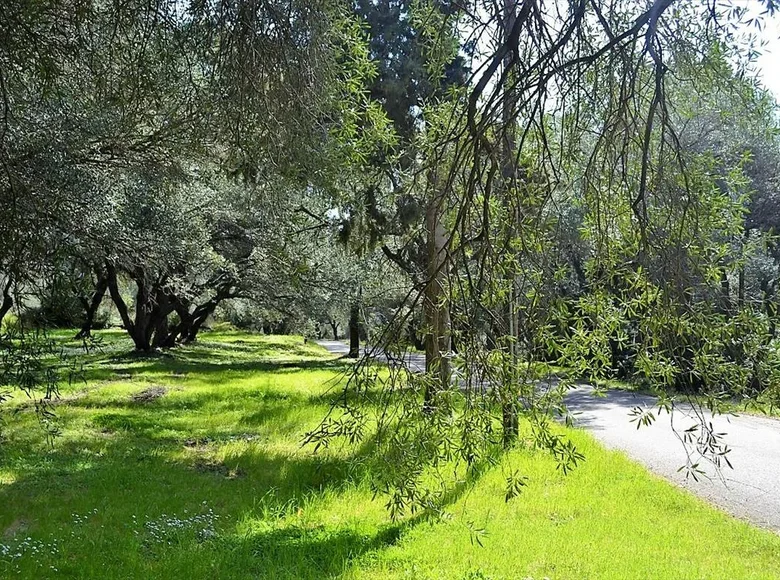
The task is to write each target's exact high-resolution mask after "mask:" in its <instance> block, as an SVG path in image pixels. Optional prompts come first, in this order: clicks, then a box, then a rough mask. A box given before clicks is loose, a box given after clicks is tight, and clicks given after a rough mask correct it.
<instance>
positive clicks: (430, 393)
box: [423, 169, 451, 410]
mask: <svg viewBox="0 0 780 580" xmlns="http://www.w3.org/2000/svg"><path fill="white" fill-rule="evenodd" d="M428 186H429V188H430V190H431V197H430V200H429V202H428V204H427V205H426V208H425V229H426V236H427V257H426V258H427V259H426V275H427V285H426V287H425V294H424V296H423V326H424V327H425V330H426V335H425V372H426V373H428V374H430V375H432V376H433V377H434V380H432V381H431V382H430V383H428V385H427V387H426V389H425V394H424V403H423V406H424V408H425V409H427V410H432V409H433V405H434V398H435V395H436V392H438V391H440V390H442V389H446V388H449V385H450V361H449V358H448V353H449V352H450V350H451V343H450V334H451V333H450V312H449V297H448V296H447V290H446V282H447V280H446V276H447V269H446V266H447V259H448V258H447V248H446V243H447V233H446V231H445V228H444V222H443V213H444V212H443V210H444V195H443V193H442V192H440V191H438V187H439V184H438V180H437V179H436V175H435V173H434V170H433V169H431V170H429V174H428Z"/></svg>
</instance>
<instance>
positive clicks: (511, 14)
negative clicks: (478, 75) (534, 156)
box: [501, 0, 520, 447]
mask: <svg viewBox="0 0 780 580" xmlns="http://www.w3.org/2000/svg"><path fill="white" fill-rule="evenodd" d="M517 4H518V3H517V0H504V10H503V13H504V30H503V34H504V38H505V39H508V38H509V37H510V34H511V31H512V29H513V28H514V26H515V20H516V18H517ZM512 58H513V56H512V54H511V53H510V54H507V56H506V57H505V60H504V68H505V69H509V68H510V67H511V66H512ZM506 72H508V73H509V74H510V75H511V74H512V73H511V72H509V71H508V70H507V71H506ZM506 86H507V87H509V88H506V89H505V93H504V95H503V102H502V111H501V117H502V119H501V120H502V124H503V130H504V138H503V141H502V151H501V156H502V168H501V169H502V171H501V173H502V177H503V178H504V189H505V191H506V202H505V208H506V209H507V211H508V213H509V220H510V227H509V231H508V232H507V233H508V235H509V236H511V237H514V236H515V235H516V226H517V224H518V223H519V221H520V219H519V218H520V216H519V205H520V204H519V200H518V201H517V203H512V199H511V194H513V193H514V194H515V195H517V193H516V191H517V186H518V184H517V180H518V174H517V162H516V151H515V149H516V147H517V136H516V132H515V128H514V127H515V123H516V119H515V107H516V102H517V94H516V91H515V90H514V89H513V88H511V86H512V83H508V84H507V85H506ZM510 247H511V245H510ZM507 282H508V283H509V301H508V304H507V312H506V316H507V329H508V335H509V345H508V346H509V357H510V369H509V371H510V376H509V377H508V379H509V382H510V384H509V385H506V387H507V388H506V389H505V392H504V395H503V397H502V398H503V402H502V409H501V414H502V427H503V443H504V446H505V447H509V446H511V445H512V443H513V442H514V441H515V440H516V439H517V436H518V432H519V419H518V414H517V394H516V392H515V389H516V387H517V362H518V356H517V339H518V330H519V329H518V312H517V296H516V273H515V272H514V268H512V269H510V272H509V279H508V280H507Z"/></svg>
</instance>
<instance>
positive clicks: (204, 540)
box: [0, 331, 780, 580]
mask: <svg viewBox="0 0 780 580" xmlns="http://www.w3.org/2000/svg"><path fill="white" fill-rule="evenodd" d="M67 336H68V334H66V333H62V334H61V335H60V338H61V339H62V340H63V341H64V340H65V339H66V338H67ZM102 337H103V349H102V352H95V353H93V354H90V355H87V356H84V357H83V359H84V360H85V361H86V365H85V369H84V375H85V378H86V381H85V382H80V383H74V384H72V385H70V386H67V387H63V390H62V393H61V394H62V400H61V401H60V402H59V403H58V404H57V405H56V413H57V416H58V419H59V421H60V423H61V427H62V435H61V436H60V437H59V438H57V439H56V440H55V442H54V444H53V446H48V445H47V443H46V441H45V439H44V437H43V434H42V431H41V429H40V427H39V426H38V425H37V422H36V418H35V416H34V414H33V412H32V410H31V408H30V405H29V403H26V402H25V401H24V400H22V399H21V398H19V397H15V398H14V399H13V400H12V401H10V402H9V403H6V405H5V406H6V407H7V409H6V410H7V411H11V410H13V409H16V410H17V411H18V412H17V413H6V414H5V416H6V424H5V425H4V428H3V433H4V436H5V439H4V440H3V441H2V443H0V577H2V578H6V577H22V578H36V579H37V578H49V577H52V578H56V577H65V578H68V577H70V578H101V579H103V578H123V579H124V578H144V579H147V578H166V579H167V578H186V579H188V580H194V579H200V578H311V579H323V578H413V579H416V578H442V579H466V578H471V579H476V578H495V579H499V578H505V579H510V578H511V579H514V578H534V579H537V580H540V579H542V578H545V577H548V578H551V579H564V578H571V579H585V578H615V579H621V580H622V579H634V578H670V579H672V578H673V579H694V578H715V579H726V578H735V579H736V578H740V579H741V578H780V536H777V535H775V534H773V533H770V532H767V531H763V530H759V529H756V528H753V527H751V526H749V525H748V524H745V523H743V522H740V521H737V520H735V519H733V518H731V517H729V516H726V515H725V514H723V513H721V512H719V511H718V510H716V509H713V508H711V507H709V506H707V505H706V504H704V503H703V502H701V501H700V500H698V499H696V498H694V497H692V496H691V495H689V494H688V493H686V492H684V491H681V490H678V489H677V488H675V487H674V486H672V485H670V484H668V483H666V482H665V481H662V480H660V479H658V478H656V477H654V476H652V475H649V474H648V473H647V471H646V470H645V469H643V468H642V467H640V466H638V465H636V464H634V463H633V462H631V461H629V460H628V459H626V458H625V457H624V456H622V455H621V454H619V453H615V452H608V451H605V450H604V449H602V448H601V447H600V446H599V445H598V444H597V443H595V441H594V440H593V439H592V438H591V437H590V436H589V435H587V434H586V433H584V432H579V431H572V432H571V436H572V437H573V438H574V440H575V441H576V443H577V444H578V446H579V447H580V448H581V450H582V451H583V452H584V453H585V455H586V457H587V460H586V461H585V462H584V463H583V464H582V466H581V467H579V468H578V469H576V470H575V471H574V472H573V473H571V474H570V475H568V476H564V475H562V474H561V473H560V472H558V471H556V469H555V463H554V462H553V461H552V460H551V459H550V458H548V457H547V456H546V455H544V454H543V453H541V452H534V451H527V450H518V451H516V452H514V454H515V457H514V458H513V459H514V461H515V463H516V464H518V465H519V466H520V467H521V469H522V471H523V472H524V473H525V474H526V475H528V476H529V478H530V479H529V485H528V487H527V488H526V490H525V491H524V492H523V493H522V495H521V496H519V497H518V498H515V499H513V500H512V501H510V502H509V503H505V501H504V491H505V489H504V481H503V476H502V468H501V466H500V465H499V466H497V467H495V468H493V469H492V470H491V471H489V472H487V473H486V474H485V475H484V476H483V477H482V478H481V479H479V480H478V481H477V482H476V483H475V485H474V486H473V487H471V488H470V489H468V490H467V491H466V492H465V493H462V494H461V495H459V496H458V497H456V498H455V499H454V500H453V502H452V504H451V505H449V506H447V512H448V513H449V515H450V517H446V518H443V519H441V520H437V521H433V522H430V521H422V522H420V521H412V520H408V521H402V522H397V523H393V522H391V521H390V520H389V518H388V515H387V512H386V511H385V509H384V502H383V498H381V497H379V498H377V499H375V500H372V498H371V493H370V492H369V490H368V486H367V483H366V479H367V476H366V473H365V469H366V468H365V462H363V461H362V457H363V453H362V452H361V449H359V448H358V449H352V448H347V449H339V450H332V451H329V452H327V453H320V454H316V455H315V454H313V453H312V451H311V449H308V448H302V447H301V440H302V437H303V435H304V433H305V432H306V431H307V430H309V429H310V428H312V427H314V426H315V425H316V424H317V422H318V420H319V419H320V418H322V416H323V415H324V413H325V411H326V410H327V407H328V401H329V398H328V396H327V394H326V390H327V388H328V387H329V386H332V385H333V384H334V383H337V382H338V381H339V380H340V377H341V376H342V373H343V371H344V370H345V369H346V366H345V365H346V364H348V363H345V362H341V361H332V360H330V357H329V356H328V355H327V354H326V353H325V352H324V351H322V350H321V349H320V348H319V347H317V346H316V345H311V344H304V343H303V340H302V339H301V338H299V337H261V336H254V335H245V334H238V333H221V334H218V333H208V334H204V335H203V336H202V339H201V342H200V344H197V345H193V346H188V347H182V348H180V349H176V350H174V351H171V352H170V353H166V354H164V355H161V356H156V357H137V356H133V355H128V354H127V351H128V350H129V346H130V344H129V341H127V340H126V339H125V338H124V336H123V335H122V334H121V333H119V332H116V331H107V332H104V333H102ZM70 344H71V346H72V347H73V352H75V346H76V343H70ZM480 544H481V545H480Z"/></svg>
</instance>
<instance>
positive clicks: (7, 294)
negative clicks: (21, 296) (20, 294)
mask: <svg viewBox="0 0 780 580" xmlns="http://www.w3.org/2000/svg"><path fill="white" fill-rule="evenodd" d="M13 284H14V279H13V277H11V276H8V280H6V282H5V286H3V302H2V304H0V324H2V323H3V318H5V315H6V314H8V312H9V311H10V310H11V308H13V305H14V297H13V296H12V295H11V287H12V286H13Z"/></svg>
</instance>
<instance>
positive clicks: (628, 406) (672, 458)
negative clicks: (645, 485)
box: [318, 341, 780, 532]
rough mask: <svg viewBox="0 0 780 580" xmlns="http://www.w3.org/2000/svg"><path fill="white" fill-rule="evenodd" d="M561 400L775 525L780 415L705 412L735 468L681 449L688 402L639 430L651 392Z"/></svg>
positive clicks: (338, 350)
mask: <svg viewBox="0 0 780 580" xmlns="http://www.w3.org/2000/svg"><path fill="white" fill-rule="evenodd" d="M318 342H319V344H320V345H322V346H323V347H325V348H326V349H327V350H329V351H330V352H332V353H334V354H339V355H344V354H346V353H347V351H348V350H349V349H348V348H347V346H346V345H345V344H344V343H342V342H338V341H318ZM407 356H408V359H409V360H408V361H407V363H408V364H409V366H410V367H411V368H412V369H413V370H415V371H422V370H423V369H424V368H425V357H424V356H423V355H419V354H411V355H407ZM566 404H567V406H568V407H569V409H570V411H571V412H572V414H573V415H574V416H575V424H576V425H577V426H579V427H582V428H584V429H587V430H588V431H590V432H591V433H592V434H593V435H594V436H595V437H596V438H597V439H599V440H600V441H601V442H602V443H603V444H604V445H605V446H606V447H608V448H611V449H618V450H620V451H623V452H624V453H626V455H628V456H629V457H631V458H632V459H634V460H636V461H638V462H640V463H642V464H644V465H645V466H647V467H648V469H650V470H651V471H653V472H654V473H657V474H658V475H661V476H663V477H665V478H666V479H668V480H670V481H672V482H674V483H676V484H678V485H680V486H682V487H684V488H686V489H688V490H690V491H691V492H692V493H694V494H696V495H698V496H700V497H702V498H704V499H706V500H708V501H710V502H711V503H713V504H715V505H717V506H720V507H721V508H722V509H724V510H725V511H727V512H729V513H731V514H733V515H735V516H737V517H740V518H743V519H747V520H749V521H751V522H753V523H755V524H757V525H760V526H762V527H766V528H770V529H773V530H775V531H777V532H780V420H778V419H773V418H768V417H756V416H751V415H740V416H724V415H718V416H716V417H712V416H711V414H709V413H708V412H704V413H703V419H704V421H705V422H707V423H711V424H712V428H713V431H714V432H716V433H724V436H723V442H724V443H725V444H726V445H727V446H728V447H729V449H730V452H729V453H728V455H727V457H728V459H729V461H730V462H731V465H732V466H733V469H730V468H728V467H726V466H724V467H722V468H721V469H717V468H716V467H715V466H713V465H712V464H711V463H709V462H708V461H706V460H699V459H697V457H696V455H695V448H694V447H693V446H690V445H689V446H688V447H687V451H686V446H685V445H683V443H682V442H681V440H680V436H681V435H682V434H683V433H684V432H685V430H686V429H687V428H688V427H690V426H692V425H695V424H697V423H698V422H699V420H698V419H696V418H695V413H694V411H693V409H692V408H690V407H689V406H687V405H679V406H678V407H677V408H676V409H675V410H674V411H673V413H671V414H669V413H666V412H660V413H659V412H658V409H657V408H655V410H654V413H655V417H656V420H655V421H654V422H653V423H652V424H651V425H650V426H642V427H640V428H639V429H637V426H636V422H632V421H631V419H632V415H631V411H632V410H633V409H634V408H636V407H640V408H644V409H653V407H655V399H654V398H653V397H649V396H646V395H639V394H635V393H629V392H625V391H614V390H613V391H608V392H607V394H606V396H604V397H598V396H595V395H594V394H593V390H592V389H591V388H590V387H588V386H581V387H578V388H577V389H574V390H573V391H572V392H571V393H570V394H569V395H568V396H567V399H566ZM692 451H693V458H692V461H693V462H695V463H698V469H700V470H702V471H704V474H701V475H699V476H698V481H697V480H694V479H693V478H692V477H686V475H685V470H683V471H680V468H681V467H683V466H685V465H686V463H687V460H688V453H689V452H692Z"/></svg>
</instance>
